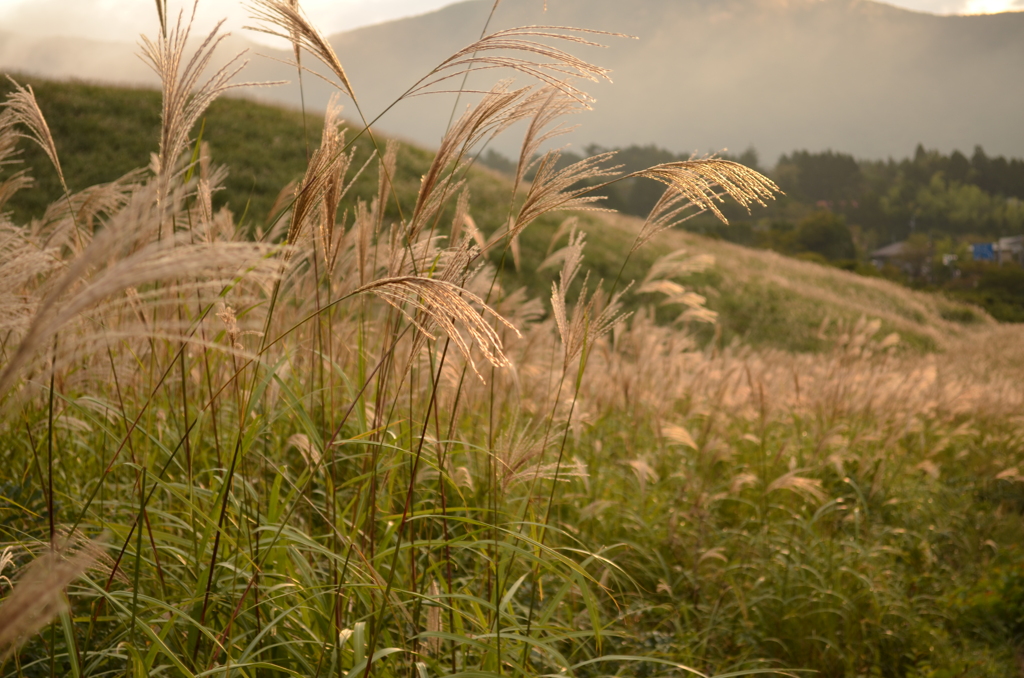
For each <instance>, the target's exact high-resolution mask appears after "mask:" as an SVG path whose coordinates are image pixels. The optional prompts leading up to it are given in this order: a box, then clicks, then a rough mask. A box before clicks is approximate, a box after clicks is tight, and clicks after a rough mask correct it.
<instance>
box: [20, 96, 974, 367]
mask: <svg viewBox="0 0 1024 678" xmlns="http://www.w3.org/2000/svg"><path fill="white" fill-rule="evenodd" d="M24 82H26V83H27V84H31V85H32V86H33V88H34V89H35V92H36V96H37V98H38V99H39V102H40V106H41V107H42V109H43V112H44V114H45V115H46V116H47V120H48V122H49V124H50V128H51V130H52V132H53V135H54V139H55V142H56V145H57V149H58V151H59V152H60V153H61V157H62V163H63V165H64V171H65V174H66V175H67V179H68V183H69V185H70V187H71V189H72V190H76V189H80V188H84V187H86V186H91V185H94V184H97V183H105V182H109V181H113V180H114V179H117V178H118V177H120V176H122V175H123V174H125V173H126V172H129V171H131V170H132V169H134V168H135V167H137V166H138V165H139V160H140V159H141V158H146V157H148V156H149V154H150V153H154V152H155V151H156V150H157V148H156V142H155V139H157V138H158V130H159V125H160V95H159V93H158V92H155V91H151V90H144V89H126V88H117V87H110V86H97V85H89V84H84V83H64V82H51V81H47V80H39V79H35V78H27V79H25V81H24ZM10 87H11V85H10V83H9V82H8V81H7V80H3V81H2V82H0V95H3V94H6V92H7V91H9V89H10ZM204 119H205V126H204V128H203V139H204V140H205V141H207V142H208V143H209V144H210V150H211V156H212V158H213V161H214V163H215V164H221V165H224V166H226V167H227V168H228V170H229V173H228V176H227V179H226V180H225V182H224V190H222V191H219V192H217V193H216V194H215V195H214V205H215V207H219V206H227V207H228V208H229V209H231V211H232V212H233V213H234V214H235V216H236V217H237V218H242V217H244V220H243V224H245V225H247V227H248V228H250V229H255V228H263V229H266V227H267V220H268V219H269V218H270V215H269V212H270V210H271V208H272V206H273V205H274V203H275V201H276V200H277V198H278V195H279V193H280V191H281V190H282V188H284V187H285V186H286V185H287V184H288V183H289V182H292V181H297V180H298V179H300V178H301V176H302V173H303V171H304V169H305V164H306V144H305V141H304V136H303V122H302V114H301V113H300V112H298V111H295V110H289V109H284V108H279V107H274V106H267V105H263V104H258V103H255V102H252V101H248V100H242V99H231V98H221V99H218V100H217V101H215V102H214V103H213V105H212V106H211V107H210V108H209V110H208V111H207V114H206V115H205V116H204ZM322 125H323V119H322V117H319V116H316V115H308V116H307V120H306V129H308V138H309V145H310V148H311V149H315V148H316V146H317V144H318V143H319V141H320V133H321V131H320V130H321V127H322ZM350 138H351V132H350ZM376 139H377V141H378V143H379V144H381V145H383V144H385V143H386V140H385V139H382V138H381V137H380V136H379V135H377V136H376ZM356 148H357V152H356V157H355V162H354V166H355V167H361V166H362V165H363V163H364V162H365V161H366V159H367V158H368V157H369V156H370V153H371V150H372V149H371V146H370V144H369V140H368V139H367V138H365V137H363V138H361V139H359V140H358V141H357V142H356ZM23 157H24V159H25V161H26V165H27V167H28V168H29V170H30V172H31V174H32V176H33V177H34V178H35V180H36V185H35V186H34V187H33V188H32V190H29V191H22V192H21V193H19V194H17V195H15V196H14V198H13V199H12V200H11V202H10V203H9V204H8V208H9V209H10V211H11V212H12V217H13V219H14V220H15V222H18V221H26V220H27V219H28V218H29V217H30V216H32V215H38V214H41V213H42V210H44V209H45V208H46V206H47V205H49V204H50V203H51V202H52V201H55V200H57V199H58V198H60V195H61V189H60V183H59V182H58V180H57V177H56V175H55V174H54V172H53V170H52V169H51V168H50V167H49V161H48V160H47V159H46V156H45V155H44V154H43V153H42V151H40V150H39V149H38V148H36V147H34V146H29V145H27V144H26V145H24V155H23ZM398 157H399V163H398V173H397V177H396V182H395V183H396V189H397V194H398V196H399V200H400V201H401V203H402V204H403V205H406V206H408V205H409V204H411V203H412V202H413V201H414V200H415V195H416V191H417V190H418V188H419V179H420V177H421V176H422V175H423V174H424V173H425V172H426V170H427V168H428V166H429V163H430V160H431V157H432V156H431V154H430V153H428V152H427V151H425V150H423V149H419V148H417V147H415V146H407V145H403V146H402V150H401V152H400V153H399V156H398ZM659 158H660V159H665V158H662V157H661V156H660V155H659V156H657V157H655V158H653V159H654V160H658V159H659ZM628 159H629V158H627V160H628ZM668 159H669V160H671V159H673V157H668ZM739 160H741V161H743V162H748V163H751V162H752V163H754V164H756V156H752V155H749V154H748V155H747V156H742V157H740V158H739ZM632 162H633V164H636V162H637V160H636V159H635V158H634V159H633V160H632ZM371 169H372V168H371ZM468 179H469V183H468V186H469V190H470V193H471V205H470V208H471V213H472V215H473V218H474V220H475V221H476V223H477V225H478V226H479V227H480V229H481V230H482V231H483V232H484V233H488V234H489V233H491V232H493V231H494V230H495V229H496V228H498V227H499V226H500V225H501V224H503V223H504V222H505V219H506V215H507V210H508V205H507V192H508V189H509V186H508V182H507V180H506V179H504V178H503V177H501V176H498V175H497V174H495V173H493V172H491V171H488V170H477V169H473V170H471V171H470V172H469V174H468ZM376 181H377V180H376V175H375V173H374V172H373V171H367V172H364V174H363V175H362V176H361V177H360V178H359V179H358V180H357V181H356V182H355V184H354V186H353V188H352V189H351V191H350V192H349V194H348V195H347V196H346V198H345V199H344V200H343V202H342V204H341V208H340V213H341V214H343V215H347V216H350V215H351V211H352V208H353V205H354V204H355V202H356V200H359V199H363V200H369V199H370V198H371V197H372V196H373V195H375V193H376V190H377V185H376ZM629 187H632V190H640V189H641V187H645V188H656V187H657V184H655V183H654V182H644V183H637V181H636V180H633V183H630V184H629ZM613 202H614V201H613ZM406 209H408V207H406ZM762 212H763V209H761V208H755V211H754V215H755V216H756V215H757V214H760V213H762ZM450 213H451V210H450V208H449V209H448V211H447V212H446V213H445V214H446V216H450ZM387 215H388V218H391V219H397V218H398V210H397V209H396V207H395V203H394V201H389V203H388V209H387ZM566 216H567V215H545V216H544V217H542V218H541V220H540V221H539V222H537V223H536V224H534V225H533V226H532V227H531V229H528V230H527V231H526V232H525V233H524V235H523V238H522V243H521V245H522V259H523V261H524V262H526V263H525V265H524V266H522V269H521V270H519V271H517V270H515V268H514V266H513V262H512V257H511V256H506V257H504V259H502V257H501V255H500V254H497V253H496V254H495V255H494V257H493V261H494V262H495V263H498V262H500V261H502V260H503V261H504V265H505V276H506V278H505V279H506V281H507V282H506V284H510V285H513V286H514V285H515V284H521V285H524V286H525V287H526V289H527V291H528V292H529V293H530V295H531V296H534V297H538V298H542V299H545V298H547V297H548V296H550V282H549V277H548V275H547V274H546V273H544V272H539V271H537V268H536V263H537V262H540V261H543V260H544V259H545V258H546V256H547V255H548V253H550V252H551V251H552V249H553V248H554V247H555V244H554V243H552V242H551V238H552V236H553V235H554V233H555V232H556V231H557V229H558V227H559V225H560V224H561V223H562V221H563V219H564V218H565V217H566ZM744 216H746V213H745V212H742V211H740V212H738V213H737V214H734V215H733V217H734V219H735V218H737V217H738V218H739V219H740V221H739V223H738V224H734V225H733V226H730V227H726V228H737V229H740V230H742V228H743V222H742V218H743V217H744ZM577 218H578V219H579V220H580V228H581V229H582V230H584V231H586V232H587V234H588V248H587V254H586V256H587V263H588V266H589V267H590V269H591V271H592V275H593V276H594V277H596V278H599V279H604V280H606V281H611V280H614V279H615V278H616V277H617V276H618V274H619V267H620V265H621V256H622V253H623V252H624V251H626V250H627V249H628V248H629V245H630V243H631V242H632V239H633V233H634V231H635V229H636V228H638V225H636V224H631V225H628V226H626V227H623V228H609V227H607V226H606V225H605V221H604V220H603V218H602V217H601V216H600V215H593V214H581V215H578V216H577ZM627 221H628V220H627ZM564 243H565V239H564V236H563V238H562V239H561V240H560V241H559V243H557V244H558V245H559V246H560V245H562V244H564ZM680 247H685V248H686V249H687V250H688V251H689V252H690V253H692V254H700V253H703V252H712V253H713V254H714V255H715V257H716V259H717V263H716V266H715V267H714V268H713V269H712V270H710V271H707V272H705V273H704V274H698V275H696V276H694V277H693V278H692V279H691V281H690V282H691V284H692V285H694V286H695V287H696V288H697V290H698V291H699V292H700V293H702V294H704V295H705V296H707V298H708V306H709V308H711V309H712V310H714V311H716V312H717V313H718V314H719V317H720V322H719V325H718V329H717V330H715V329H711V328H708V327H704V326H700V325H697V326H693V327H692V328H691V329H693V330H694V331H695V332H697V333H698V335H699V336H700V337H701V338H702V340H703V341H711V340H717V341H718V342H720V343H721V344H722V345H726V344H728V343H730V342H732V341H734V340H736V341H741V342H743V343H745V344H747V345H750V346H755V347H777V348H783V349H786V350H793V351H818V350H821V349H822V348H823V347H824V346H825V345H826V344H825V342H823V341H822V339H821V337H820V336H819V335H820V333H819V328H820V326H821V324H822V322H823V321H825V320H829V319H831V320H844V321H848V322H853V321H855V320H856V319H857V318H859V317H860V316H862V315H865V314H867V315H869V316H871V317H878V314H879V313H883V314H884V313H887V312H888V309H890V308H896V311H895V312H894V314H893V316H892V318H889V317H887V316H883V322H884V327H885V329H886V330H887V331H897V332H900V333H901V335H902V336H903V337H904V343H905V345H906V346H908V347H912V348H914V349H917V350H924V351H930V350H935V349H938V348H941V347H942V346H943V338H944V337H948V336H950V335H956V334H959V333H960V331H961V328H962V326H972V325H976V324H985V323H987V322H990V319H989V318H988V317H987V315H986V314H985V313H984V312H982V311H980V310H978V309H977V308H975V307H972V306H968V305H966V304H961V303H956V302H952V301H949V302H946V301H942V300H939V299H938V298H936V299H935V301H934V302H932V301H927V300H926V297H925V296H924V295H922V296H921V297H920V298H919V299H917V300H911V301H908V299H910V298H911V296H910V295H907V294H905V293H904V292H903V290H901V289H900V288H899V287H898V286H896V285H882V286H874V287H873V288H872V287H870V286H865V285H860V284H858V283H855V282H850V280H851V279H850V278H849V277H842V276H840V277H839V278H838V281H839V282H838V283H837V282H836V279H837V276H835V275H834V273H833V272H831V271H826V270H824V268H821V269H820V270H819V268H820V267H788V269H792V270H783V271H781V272H780V273H779V275H780V276H781V277H784V278H786V279H787V280H798V281H799V283H798V284H793V285H788V284H787V285H780V284H779V283H777V282H774V281H773V276H771V275H767V273H768V272H769V269H772V268H778V267H779V266H782V267H783V268H787V266H786V265H785V264H778V263H777V262H775V263H773V261H772V259H771V255H765V256H758V253H755V254H754V256H752V257H748V256H747V255H746V254H745V253H743V252H742V251H741V250H739V249H736V248H730V247H728V245H727V243H723V242H721V241H717V242H716V241H712V240H707V239H703V238H699V237H687V236H683V235H670V236H669V237H663V238H660V239H658V240H656V241H655V242H654V243H652V244H650V245H649V246H648V247H647V248H645V249H642V250H641V251H640V252H638V253H637V254H636V255H634V257H633V258H632V259H631V260H630V261H629V262H628V264H627V267H626V269H625V271H623V275H622V278H623V280H624V281H627V282H628V281H630V280H636V281H639V280H641V279H643V277H644V276H645V275H646V271H647V269H648V267H649V266H650V264H651V263H652V262H653V261H654V260H655V259H657V257H659V256H661V255H664V254H666V253H668V252H670V251H672V250H674V249H678V248H680ZM752 271H753V272H752ZM776 277H778V276H776ZM837 284H838V285H839V286H841V287H842V290H841V291H840V293H838V294H835V295H833V296H831V297H829V298H827V299H822V298H821V295H820V293H819V292H820V290H821V289H822V288H828V287H832V286H835V285H837ZM980 293H984V291H982V292H980ZM980 293H979V294H980ZM922 300H925V301H922ZM970 300H971V301H984V300H982V299H978V300H975V299H973V298H972V299H970ZM628 303H631V304H633V305H632V306H631V308H636V306H635V302H628ZM982 305H985V304H982ZM908 306H909V307H911V308H912V310H905V309H906V307H908ZM900 309H904V310H900ZM661 317H662V319H663V320H666V321H668V320H670V319H671V318H673V317H674V315H672V314H671V313H670V311H669V310H668V309H665V310H663V311H662V312H661Z"/></svg>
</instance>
